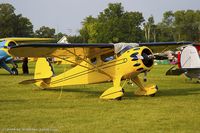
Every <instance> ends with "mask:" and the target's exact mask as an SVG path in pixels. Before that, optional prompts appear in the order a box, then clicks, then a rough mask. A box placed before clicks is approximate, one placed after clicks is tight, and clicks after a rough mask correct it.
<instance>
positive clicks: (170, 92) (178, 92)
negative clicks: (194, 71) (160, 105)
mask: <svg viewBox="0 0 200 133" xmlns="http://www.w3.org/2000/svg"><path fill="white" fill-rule="evenodd" d="M198 94H200V88H199V89H198V88H172V89H167V90H161V91H159V92H158V95H157V96H187V95H198Z"/></svg>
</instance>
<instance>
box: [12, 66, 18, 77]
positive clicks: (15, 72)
mask: <svg viewBox="0 0 200 133" xmlns="http://www.w3.org/2000/svg"><path fill="white" fill-rule="evenodd" d="M11 71H12V74H13V75H18V70H17V68H15V67H13V68H12V69H11Z"/></svg>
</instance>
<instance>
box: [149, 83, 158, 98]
mask: <svg viewBox="0 0 200 133" xmlns="http://www.w3.org/2000/svg"><path fill="white" fill-rule="evenodd" d="M156 90H158V86H157V85H156ZM155 95H156V93H154V94H151V95H149V96H150V97H154V96H155Z"/></svg>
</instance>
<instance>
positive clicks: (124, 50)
mask: <svg viewBox="0 0 200 133" xmlns="http://www.w3.org/2000/svg"><path fill="white" fill-rule="evenodd" d="M131 48H133V47H132V46H126V47H125V48H123V49H122V50H121V51H119V53H118V54H117V56H120V55H122V54H123V53H125V52H126V51H127V50H129V49H131Z"/></svg>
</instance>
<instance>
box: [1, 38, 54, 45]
mask: <svg viewBox="0 0 200 133" xmlns="http://www.w3.org/2000/svg"><path fill="white" fill-rule="evenodd" d="M1 40H10V41H15V42H16V43H18V44H23V43H34V42H37V43H42V42H54V41H55V39H54V38H27V37H10V38H3V39H1Z"/></svg>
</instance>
